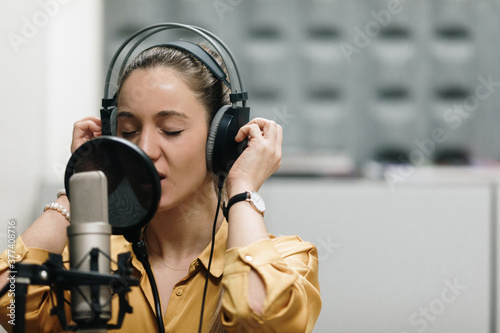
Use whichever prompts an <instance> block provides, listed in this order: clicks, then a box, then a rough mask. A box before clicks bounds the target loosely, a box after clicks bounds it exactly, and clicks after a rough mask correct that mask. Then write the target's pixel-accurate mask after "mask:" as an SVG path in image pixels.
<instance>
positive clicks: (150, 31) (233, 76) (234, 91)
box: [102, 23, 247, 108]
mask: <svg viewBox="0 0 500 333" xmlns="http://www.w3.org/2000/svg"><path fill="white" fill-rule="evenodd" d="M170 29H185V30H189V31H191V32H193V33H195V34H196V35H198V36H200V37H202V38H203V39H205V40H206V41H207V42H208V43H210V45H211V46H212V47H213V48H214V49H215V50H216V51H217V53H218V54H219V55H220V57H221V58H222V61H223V63H224V65H225V67H226V68H227V71H228V76H229V82H230V83H231V84H230V86H229V87H230V88H231V96H230V100H231V102H232V103H233V106H236V102H238V101H242V102H243V106H245V100H246V99H247V94H246V92H244V90H243V85H242V82H241V79H240V74H239V70H238V66H237V64H236V60H235V59H234V57H233V55H232V53H231V51H230V50H229V48H228V47H227V46H226V44H225V43H224V42H223V41H222V40H221V39H220V38H219V37H217V36H216V35H214V34H213V33H211V32H210V31H208V30H205V29H203V28H200V27H196V26H192V25H186V24H180V23H160V24H154V25H150V26H148V27H145V28H143V29H141V30H139V31H137V32H136V33H134V34H133V35H132V36H130V37H129V38H127V40H125V41H124V42H123V43H122V45H121V46H120V47H119V48H118V50H117V51H116V53H115V54H114V56H113V58H112V59H111V62H110V65H109V67H108V72H107V75H106V82H105V85H104V98H103V100H102V106H103V107H104V108H108V107H109V106H111V105H113V98H111V99H110V98H109V84H110V81H111V74H112V72H113V68H114V67H115V63H116V61H117V59H118V57H119V55H120V54H121V53H122V51H123V50H124V49H125V48H126V47H127V45H129V43H130V42H132V41H133V40H134V39H135V38H137V37H139V36H141V35H143V34H145V33H147V34H146V35H145V36H142V37H141V38H140V39H139V40H138V41H137V42H136V43H135V44H134V45H133V46H132V47H131V48H130V50H129V52H128V53H127V55H126V57H125V60H124V62H123V64H122V66H121V68H120V74H119V77H121V76H122V73H123V71H124V68H125V66H126V63H127V62H128V59H129V57H130V55H131V54H132V52H133V51H134V50H135V49H136V48H137V47H138V46H139V45H140V44H141V43H142V42H144V41H145V40H146V39H148V38H149V37H151V36H153V35H155V34H157V33H159V32H161V31H164V30H170ZM179 43H181V46H179ZM184 43H188V42H183V41H182V42H179V41H176V42H171V43H167V44H165V45H168V46H172V47H176V48H178V49H179V48H181V49H183V50H185V51H187V52H188V53H190V54H192V55H194V56H195V57H196V58H197V59H198V60H200V61H201V62H202V63H204V64H205V66H206V67H207V68H208V69H209V70H211V71H212V73H214V75H215V76H216V77H217V78H219V76H221V75H220V73H219V74H216V73H217V72H218V71H219V70H218V69H217V67H218V68H219V69H220V70H222V69H221V68H220V66H219V65H218V64H217V66H211V65H210V66H209V65H207V63H211V62H214V63H217V62H216V61H215V60H213V58H212V57H211V56H210V55H209V54H208V53H207V52H206V51H205V50H203V49H202V48H201V47H199V46H198V45H196V44H193V43H189V44H191V45H195V46H196V47H198V48H199V49H201V50H203V52H202V53H201V56H200V53H199V52H193V51H192V50H193V48H192V47H191V46H187V47H186V44H184ZM203 54H206V55H207V56H208V58H210V59H212V61H207V63H205V62H204V60H201V59H200V58H205V57H204V56H203ZM228 58H229V59H228ZM222 73H224V71H222ZM224 77H225V73H224ZM222 81H223V82H224V83H225V84H226V85H227V84H228V83H227V79H225V80H222ZM238 88H239V89H238Z"/></svg>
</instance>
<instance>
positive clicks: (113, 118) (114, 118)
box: [109, 107, 118, 136]
mask: <svg viewBox="0 0 500 333" xmlns="http://www.w3.org/2000/svg"><path fill="white" fill-rule="evenodd" d="M117 115H118V110H117V108H116V107H114V108H113V111H111V116H110V117H109V127H110V130H111V135H114V136H116V135H117V134H118V130H117V126H118V121H117Z"/></svg>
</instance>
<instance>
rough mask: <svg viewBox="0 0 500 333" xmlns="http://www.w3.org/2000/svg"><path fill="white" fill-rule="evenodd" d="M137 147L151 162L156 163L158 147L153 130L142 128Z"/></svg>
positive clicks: (158, 156)
mask: <svg viewBox="0 0 500 333" xmlns="http://www.w3.org/2000/svg"><path fill="white" fill-rule="evenodd" d="M138 146H139V148H141V149H142V150H143V151H144V152H145V153H146V155H148V157H149V158H150V159H151V160H153V161H156V160H157V159H159V158H160V154H161V153H160V145H159V141H158V140H157V138H156V131H155V130H154V129H148V128H143V130H142V133H141V136H140V138H139V143H138Z"/></svg>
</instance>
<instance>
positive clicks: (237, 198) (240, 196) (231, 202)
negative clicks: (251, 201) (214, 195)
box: [222, 192, 248, 220]
mask: <svg viewBox="0 0 500 333" xmlns="http://www.w3.org/2000/svg"><path fill="white" fill-rule="evenodd" d="M246 199H248V192H243V193H239V194H236V195H234V196H233V197H231V199H229V201H228V202H227V206H226V204H225V203H224V204H223V205H222V213H223V214H224V217H225V218H226V220H227V216H228V213H229V208H231V206H232V205H234V204H235V203H237V202H240V201H245V200H246Z"/></svg>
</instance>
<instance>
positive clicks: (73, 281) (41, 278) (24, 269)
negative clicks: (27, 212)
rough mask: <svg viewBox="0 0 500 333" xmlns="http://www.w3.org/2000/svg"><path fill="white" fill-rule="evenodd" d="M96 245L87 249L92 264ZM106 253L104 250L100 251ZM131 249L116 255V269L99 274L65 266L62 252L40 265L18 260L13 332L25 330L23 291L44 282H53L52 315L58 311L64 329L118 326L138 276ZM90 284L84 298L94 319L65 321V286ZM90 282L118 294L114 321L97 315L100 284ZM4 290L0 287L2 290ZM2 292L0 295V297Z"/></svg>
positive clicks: (85, 329) (92, 330)
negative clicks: (132, 265) (134, 275)
mask: <svg viewBox="0 0 500 333" xmlns="http://www.w3.org/2000/svg"><path fill="white" fill-rule="evenodd" d="M99 253H102V252H100V250H99V249H97V248H93V249H92V251H90V253H89V255H90V260H91V266H92V265H94V267H95V266H96V265H97V259H98V255H97V254H99ZM103 255H105V254H103ZM130 256H131V255H130V252H127V253H121V254H119V255H118V262H117V265H118V269H117V270H116V271H114V272H113V273H112V274H102V273H97V272H92V271H91V272H85V271H79V270H73V269H70V270H66V269H65V268H64V266H63V261H62V256H61V255H59V254H54V253H50V254H49V259H48V260H47V261H46V262H45V263H43V264H42V265H34V264H22V263H17V264H16V265H15V268H14V271H16V272H17V273H16V282H15V285H16V287H15V288H16V294H15V302H16V317H17V318H18V319H19V321H18V322H17V323H16V325H14V331H13V332H14V333H24V332H25V312H26V294H27V291H28V285H46V286H52V285H53V286H54V289H55V293H56V299H57V304H56V306H55V307H54V308H52V309H51V315H54V314H55V315H57V317H58V319H59V322H60V323H61V326H62V327H63V329H64V330H70V331H75V330H76V329H80V330H82V331H85V332H102V331H103V330H104V331H105V330H108V329H119V328H121V325H122V324H123V320H124V317H125V314H126V313H132V307H131V306H130V304H129V302H128V300H127V298H126V294H127V293H128V292H129V291H130V290H131V289H130V287H131V286H138V285H139V280H137V279H134V278H131V277H130V275H131V274H132V270H131V269H130ZM75 286H76V287H78V286H91V289H93V292H92V297H91V300H86V301H87V302H88V303H89V304H90V305H91V308H92V309H93V310H94V313H95V316H93V317H94V319H93V320H92V321H90V322H88V321H87V322H78V323H76V324H77V325H68V322H67V319H66V313H65V311H64V303H65V299H64V290H69V289H71V288H72V287H75ZM92 286H96V287H97V286H109V287H110V288H111V291H112V294H113V295H118V297H119V310H118V319H117V323H116V324H107V322H104V321H103V320H102V319H100V318H99V317H100V316H99V315H100V313H101V305H100V304H99V288H92ZM2 292H3V290H2ZM1 296H3V295H0V297H1Z"/></svg>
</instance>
